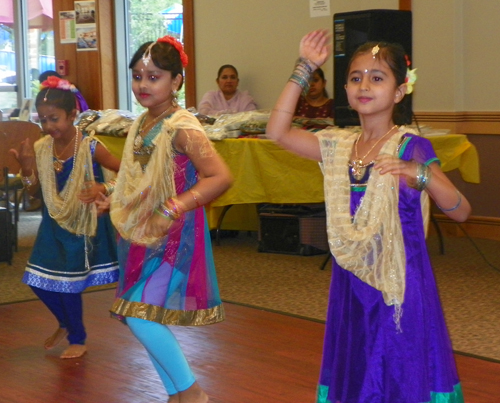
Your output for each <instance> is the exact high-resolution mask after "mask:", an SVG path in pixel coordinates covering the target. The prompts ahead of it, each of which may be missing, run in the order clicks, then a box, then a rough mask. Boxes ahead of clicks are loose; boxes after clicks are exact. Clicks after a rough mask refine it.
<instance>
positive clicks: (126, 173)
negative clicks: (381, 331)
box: [111, 109, 204, 245]
mask: <svg viewBox="0 0 500 403" xmlns="http://www.w3.org/2000/svg"><path fill="white" fill-rule="evenodd" d="M143 117H144V114H143V115H141V116H139V117H138V118H137V119H136V120H135V122H134V123H133V125H132V127H131V128H130V130H129V135H128V136H127V140H126V142H125V147H124V149H123V157H122V162H121V165H120V171H119V172H118V176H117V182H116V186H115V191H114V192H113V195H112V197H111V220H112V221H113V224H114V226H115V227H116V229H117V230H118V232H119V233H120V235H121V236H122V237H123V238H124V239H127V240H130V241H132V242H135V243H138V244H144V245H151V244H154V243H156V242H157V241H158V240H159V239H157V238H153V237H149V236H146V235H145V229H146V226H147V221H148V219H149V218H150V217H151V216H152V215H153V214H154V210H155V208H157V207H158V206H159V205H160V203H163V202H165V201H166V200H167V199H168V198H169V197H173V196H175V195H176V190H175V181H174V174H175V172H174V161H173V160H174V155H175V150H174V149H173V145H172V141H173V139H174V137H175V134H176V133H177V130H196V131H201V132H204V131H203V127H202V126H201V124H200V123H199V122H198V120H197V119H196V118H195V117H194V116H193V115H192V114H191V113H190V112H188V111H186V110H184V109H181V110H179V111H177V112H175V113H174V114H173V115H172V116H171V117H170V118H167V119H163V120H161V121H160V123H159V124H161V128H160V130H161V131H160V133H159V134H158V135H157V136H156V137H155V139H154V140H153V144H154V145H155V149H154V151H153V153H152V154H151V157H150V159H149V162H148V164H147V166H146V169H145V170H144V172H143V170H142V167H141V165H140V163H139V162H138V161H134V152H133V151H134V150H133V149H134V140H135V135H137V132H138V130H139V128H140V124H141V122H142V120H143Z"/></svg>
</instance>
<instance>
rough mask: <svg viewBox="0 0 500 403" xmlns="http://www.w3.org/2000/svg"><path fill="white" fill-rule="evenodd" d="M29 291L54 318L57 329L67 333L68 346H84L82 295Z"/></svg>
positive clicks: (85, 335) (85, 336)
mask: <svg viewBox="0 0 500 403" xmlns="http://www.w3.org/2000/svg"><path fill="white" fill-rule="evenodd" d="M31 289H32V290H33V292H34V293H35V294H36V296H37V297H38V298H40V300H41V301H42V302H43V303H44V304H45V305H46V306H47V308H49V310H50V312H52V314H53V315H54V316H55V317H56V319H57V321H58V322H59V327H61V328H63V329H66V330H67V331H68V341H69V344H85V339H86V338H87V334H86V333H85V326H84V325H83V303H82V294H81V293H67V292H54V291H46V290H42V289H41V288H37V287H31Z"/></svg>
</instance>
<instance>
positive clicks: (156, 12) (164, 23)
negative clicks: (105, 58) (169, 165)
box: [115, 0, 186, 113]
mask: <svg viewBox="0 0 500 403" xmlns="http://www.w3.org/2000/svg"><path fill="white" fill-rule="evenodd" d="M183 17H184V9H183V1H182V0H170V1H169V0H149V1H147V2H145V1H141V0H127V1H125V2H116V3H115V21H116V22H117V24H116V30H117V35H116V37H117V46H116V48H117V75H118V93H119V96H118V99H119V108H120V109H126V110H131V111H133V112H135V113H140V112H142V110H143V108H142V107H141V106H140V105H139V103H138V102H137V101H136V100H135V98H134V96H133V94H132V90H131V85H130V83H131V77H130V70H129V68H128V63H129V61H130V59H131V58H132V55H133V54H134V52H135V51H136V50H137V49H138V48H139V46H140V45H142V44H143V43H144V42H148V41H154V40H156V39H158V38H159V37H161V36H164V35H171V36H174V37H176V38H177V39H178V40H180V41H181V42H184V39H185V38H184V19H183ZM124 33H125V34H124ZM185 88H186V86H185V85H184V86H183V87H182V89H181V91H180V93H179V99H178V101H179V104H180V105H181V106H185V105H186V102H185Z"/></svg>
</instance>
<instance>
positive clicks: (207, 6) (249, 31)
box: [187, 0, 441, 109]
mask: <svg viewBox="0 0 500 403" xmlns="http://www.w3.org/2000/svg"><path fill="white" fill-rule="evenodd" d="M440 1H441V0H440ZM330 3H331V4H330V11H331V14H332V15H331V16H329V17H316V18H310V14H309V0H196V1H195V4H194V12H195V16H194V18H195V21H194V23H195V49H196V86H197V89H196V91H197V100H198V102H199V101H200V100H201V97H202V96H203V94H204V93H205V92H206V91H209V90H214V89H217V86H216V83H215V79H216V76H217V70H218V69H219V67H220V66H221V65H223V64H233V65H234V66H235V67H236V68H237V69H238V72H239V75H240V85H239V88H240V89H242V90H248V91H249V92H250V94H251V95H252V96H253V97H254V99H255V100H256V102H257V104H258V106H259V108H262V109H269V108H271V107H272V106H273V104H274V102H275V101H276V99H277V97H278V95H279V93H280V91H281V89H282V88H283V85H284V84H285V82H286V81H287V80H288V78H289V76H290V74H291V72H292V70H293V66H294V62H295V60H296V59H297V57H298V47H299V41H300V39H301V38H302V36H304V35H305V34H306V33H307V32H309V31H312V30H314V29H318V28H327V29H329V30H331V29H332V27H333V14H334V13H338V12H346V11H356V10H366V9H374V8H385V9H397V8H398V1H397V0H358V1H356V0H331V2H330ZM324 70H325V76H326V78H327V80H328V83H327V90H328V93H329V95H330V96H332V94H333V63H332V61H331V60H329V61H328V63H327V64H325V66H324ZM187 106H191V105H187Z"/></svg>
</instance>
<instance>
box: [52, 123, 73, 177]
mask: <svg viewBox="0 0 500 403" xmlns="http://www.w3.org/2000/svg"><path fill="white" fill-rule="evenodd" d="M77 135H78V128H76V133H75V135H74V136H73V139H72V140H71V141H70V142H69V143H68V144H66V147H64V149H63V150H62V151H61V153H60V154H61V155H62V154H64V153H65V152H66V150H67V149H68V147H69V146H70V145H71V143H72V142H73V141H74V142H75V143H74V144H75V150H76V149H77V144H78V141H77V139H76V136H77ZM52 150H53V152H54V155H53V157H54V159H53V165H54V171H56V172H57V173H60V172H61V171H62V170H63V163H64V160H63V159H61V158H60V157H59V155H57V151H56V145H55V143H54V139H52Z"/></svg>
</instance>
